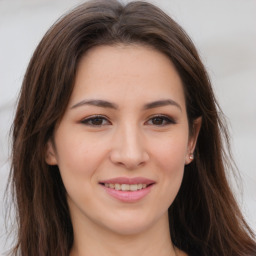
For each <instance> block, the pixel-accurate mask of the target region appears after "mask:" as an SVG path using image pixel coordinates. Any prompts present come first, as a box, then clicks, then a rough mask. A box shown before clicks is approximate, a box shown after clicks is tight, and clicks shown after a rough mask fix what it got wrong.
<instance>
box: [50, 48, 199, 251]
mask: <svg viewBox="0 0 256 256" xmlns="http://www.w3.org/2000/svg"><path fill="white" fill-rule="evenodd" d="M199 129H200V120H197V121H196V122H195V123H194V132H193V133H192V135H189V134H190V133H189V126H188V119H187V113H186V106H185V98H184V92H183V87H182V82H181V79H180V77H179V75H178V73H177V72H176V70H175V68H174V66H173V64H172V63H171V61H170V60H169V59H168V58H167V57H166V56H165V55H163V54H162V53H160V52H158V51H156V50H153V49H152V48H149V47H145V46H139V45H116V46H99V47H95V48H93V49H91V50H89V51H88V52H87V53H86V55H85V56H84V57H83V58H82V59H81V61H80V63H79V65H78V70H77V75H76V80H75V86H74V90H73V92H72V95H71V98H70V101H69V104H68V107H67V109H66V111H65V114H64V116H63V118H62V120H61V121H60V122H59V124H58V125H57V127H56V129H55V132H54V137H53V141H49V143H48V149H47V154H46V162H47V163H48V164H50V165H58V167H59V170H60V173H61V176H62V179H63V183H64V185H65V188H66V190H67V202H68V205H69V209H70V214H71V220H72V224H73V229H74V244H73V247H72V250H71V254H70V255H72V256H84V255H92V256H98V255H102V256H108V255H112V256H113V255H122V256H128V255H129V256H130V255H133V256H137V255H140V256H144V255H147V256H155V255H159V256H167V255H168V256H171V255H173V256H174V255H185V254H184V253H183V252H181V251H179V250H178V249H177V248H175V247H174V246H173V244H172V242H171V238H170V234H169V221H168V212H167V211H168V208H169V206H170V205H171V204H172V202H173V200H174V199H175V196H176V195H177V193H178V190H179V188H180V185H181V182H182V178H183V173H184V166H185V165H186V164H189V163H190V162H191V161H192V159H190V157H189V156H190V154H191V152H193V151H194V148H195V144H196V139H197V135H198V132H199ZM138 177H139V178H138ZM122 178H123V179H124V181H123V182H122V181H120V179H121V180H122ZM132 178H135V180H136V182H135V180H133V182H132V184H130V185H129V184H128V187H127V185H124V187H125V188H124V187H123V188H120V187H118V186H119V185H120V186H122V184H117V183H129V182H130V181H131V179H132ZM113 179H115V180H113ZM109 180H111V181H109ZM106 181H107V182H106ZM126 181H127V182H126ZM147 181H148V182H147ZM110 183H111V185H110ZM112 183H113V184H112ZM134 183H136V184H137V185H136V184H134ZM140 183H142V184H143V183H148V184H144V185H143V186H144V187H143V188H142V184H140ZM116 184H117V185H116ZM110 186H112V187H110ZM113 186H114V187H113ZM132 186H133V187H132ZM145 186H146V187H145ZM120 189H121V191H120ZM122 189H124V190H127V191H122ZM134 190H135V191H134Z"/></svg>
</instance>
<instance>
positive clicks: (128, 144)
mask: <svg viewBox="0 0 256 256" xmlns="http://www.w3.org/2000/svg"><path fill="white" fill-rule="evenodd" d="M110 160H111V161H112V162H113V163H114V164H117V165H120V166H123V167H125V168H126V169H129V170H132V169H136V168H138V167H141V166H142V165H144V164H145V163H146V162H148V160H149V155H148V152H147V150H146V148H145V143H144V139H143V138H142V135H141V132H140V131H139V129H138V128H136V126H135V125H129V126H125V127H122V128H121V127H120V128H119V129H117V131H116V132H115V135H114V138H113V141H112V148H111V152H110Z"/></svg>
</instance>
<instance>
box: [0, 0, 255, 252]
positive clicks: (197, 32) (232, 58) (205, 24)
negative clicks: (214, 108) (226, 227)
mask: <svg viewBox="0 0 256 256" xmlns="http://www.w3.org/2000/svg"><path fill="white" fill-rule="evenodd" d="M78 3H81V1H78V0H76V1H71V0H64V1H61V0H58V1H57V0H0V255H4V253H3V252H4V250H5V249H6V248H7V246H6V245H5V239H6V231H5V228H4V218H3V216H4V209H5V206H4V204H3V194H4V190H5V186H6V184H7V176H8V173H9V161H8V157H9V152H10V146H9V143H8V140H9V139H8V132H9V129H10V126H11V122H12V118H13V113H14V106H15V102H16V98H17V96H18V92H19V89H20V86H21V82H22V79H23V75H24V72H25V69H26V66H27V64H28V61H29V59H30V57H31V55H32V53H33V51H34V49H35V47H36V45H37V44H38V43H39V41H40V39H41V38H42V36H43V34H44V33H45V32H46V31H47V29H48V28H49V27H50V26H51V25H52V23H53V22H54V21H55V20H56V19H57V18H58V17H59V16H60V15H62V14H63V13H64V12H66V11H67V10H69V9H70V8H71V7H73V6H75V5H77V4H78ZM153 3H155V4H157V5H158V6H160V7H162V8H163V9H164V10H165V11H166V12H167V13H168V14H170V15H171V16H172V17H173V18H174V19H175V20H176V21H178V23H180V24H181V25H182V26H183V27H184V29H185V30H186V31H187V32H188V34H189V35H190V36H191V38H192V39H193V41H194V42H195V44H196V46H197V48H198V50H199V53H200V55H201V57H202V59H203V62H204V64H205V65H206V67H207V70H208V72H209V74H210V77H211V80H212V83H213V87H214V90H215V92H216V95H217V99H218V100H219V102H220V105H221V106H222V109H223V111H224V113H225V114H226V116H227V119H228V123H229V125H230V133H231V136H232V141H231V142H232V149H233V153H234V157H235V160H236V163H237V165H238V167H239V169H240V173H241V177H242V180H241V182H240V183H241V185H243V193H241V191H240V190H236V191H235V192H236V195H237V198H238V201H239V203H240V205H241V207H242V210H243V213H244V215H245V218H246V219H247V220H248V222H249V224H250V225H251V226H252V228H253V229H254V230H255V231H256V1H255V0H215V1H212V0H204V1H203V0H159V1H153Z"/></svg>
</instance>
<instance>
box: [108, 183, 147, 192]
mask: <svg viewBox="0 0 256 256" xmlns="http://www.w3.org/2000/svg"><path fill="white" fill-rule="evenodd" d="M104 185H105V187H107V188H113V189H115V190H122V191H137V190H141V189H143V188H146V187H147V185H146V184H131V185H129V184H118V183H117V184H111V183H104Z"/></svg>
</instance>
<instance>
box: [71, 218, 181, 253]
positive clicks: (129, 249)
mask: <svg viewBox="0 0 256 256" xmlns="http://www.w3.org/2000/svg"><path fill="white" fill-rule="evenodd" d="M82 226H84V227H86V228H84V229H83V228H82ZM73 228H74V244H73V248H72V250H71V254H70V256H85V255H93V256H98V255H101V256H110V255H111V256H115V255H118V256H120V255H122V256H130V255H133V256H146V255H147V256H155V255H158V256H177V255H178V254H176V252H175V249H174V247H173V244H172V242H171V237H170V233H169V225H168V215H167V214H166V215H165V216H163V218H161V219H160V220H159V221H158V223H155V224H154V225H152V226H151V227H150V228H147V229H145V230H143V231H141V232H139V233H135V234H128V235H127V234H126V235H124V234H117V233H115V232H113V231H110V230H107V229H104V228H102V227H99V226H97V225H94V224H93V223H88V222H87V221H86V223H84V225H83V223H73Z"/></svg>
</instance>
